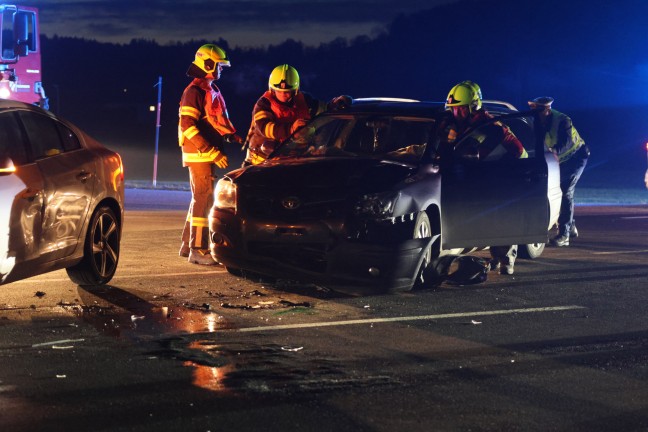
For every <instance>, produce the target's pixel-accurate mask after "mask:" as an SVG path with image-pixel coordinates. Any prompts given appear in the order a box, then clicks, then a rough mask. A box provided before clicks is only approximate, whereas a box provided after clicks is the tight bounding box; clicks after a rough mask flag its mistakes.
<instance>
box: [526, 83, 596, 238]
mask: <svg viewBox="0 0 648 432" xmlns="http://www.w3.org/2000/svg"><path fill="white" fill-rule="evenodd" d="M553 101H554V100H553V98H551V97H547V96H543V97H537V98H535V99H533V100H531V101H529V107H530V108H531V109H533V110H534V111H535V130H536V133H537V134H538V135H537V139H538V140H540V141H541V142H544V143H545V146H547V148H549V149H550V150H551V151H552V152H554V153H555V154H556V155H557V156H558V162H560V189H562V193H563V195H562V201H561V203H560V215H559V216H558V235H556V236H555V237H553V238H552V239H551V240H550V241H549V244H550V245H552V246H558V247H561V246H569V239H570V238H576V237H578V230H577V229H576V223H575V222H574V191H575V190H576V183H578V180H579V179H580V176H581V174H583V171H584V170H585V166H586V165H587V159H588V158H589V155H590V151H589V148H588V147H587V144H585V141H583V139H582V138H581V136H580V135H579V133H578V132H577V131H576V128H575V127H574V125H573V124H572V121H571V119H570V118H569V117H568V116H567V115H565V114H563V113H561V112H559V111H556V110H555V109H552V108H551V104H553Z"/></svg>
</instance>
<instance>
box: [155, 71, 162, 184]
mask: <svg viewBox="0 0 648 432" xmlns="http://www.w3.org/2000/svg"><path fill="white" fill-rule="evenodd" d="M155 86H157V88H158V102H157V120H156V122H155V155H154V156H153V187H154V188H155V187H157V165H158V144H159V142H160V111H161V110H162V77H158V82H157V84H155V85H154V86H153V87H155Z"/></svg>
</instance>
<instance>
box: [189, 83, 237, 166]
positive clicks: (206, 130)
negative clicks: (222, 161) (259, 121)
mask: <svg viewBox="0 0 648 432" xmlns="http://www.w3.org/2000/svg"><path fill="white" fill-rule="evenodd" d="M190 90H191V91H196V90H197V91H198V94H199V95H200V97H199V98H197V99H196V100H192V99H191V98H188V100H187V101H185V99H184V94H183V100H182V101H181V103H180V104H181V105H180V110H179V117H180V121H179V123H178V144H179V145H180V146H181V147H182V163H183V165H184V166H186V165H187V163H196V162H202V163H204V162H207V163H211V162H213V161H214V158H215V157H217V156H218V154H219V153H218V152H222V151H223V138H222V137H223V135H227V134H232V133H235V132H236V129H235V128H234V125H233V124H232V122H231V121H230V119H229V115H228V113H227V107H226V105H225V100H224V99H223V95H222V94H221V92H220V90H219V89H218V87H216V85H213V84H212V85H211V86H210V85H209V82H208V81H206V80H203V79H194V80H193V81H192V82H191V84H190V85H189V86H188V87H187V88H186V89H185V94H186V93H187V92H188V91H190ZM182 117H185V122H184V126H186V123H187V122H186V117H189V118H190V119H192V120H193V121H190V122H189V123H191V124H190V125H189V126H188V127H185V128H184V129H183V118H182ZM197 141H200V142H202V143H204V144H206V145H208V146H209V147H208V148H207V150H203V151H200V150H199V149H198V148H199V147H197V146H196V142H197Z"/></svg>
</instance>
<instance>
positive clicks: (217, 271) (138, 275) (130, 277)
mask: <svg viewBox="0 0 648 432" xmlns="http://www.w3.org/2000/svg"><path fill="white" fill-rule="evenodd" d="M220 273H227V270H225V269H222V270H211V271H192V272H182V273H153V274H151V273H147V274H144V273H142V274H134V275H122V276H115V277H114V278H113V279H112V280H111V281H110V283H109V284H108V285H110V284H114V282H116V281H117V282H118V281H120V280H122V279H134V278H140V277H146V278H163V277H170V276H197V275H198V276H199V275H210V274H220ZM66 281H67V282H70V283H72V281H70V279H69V278H56V279H23V280H19V281H15V282H12V283H14V284H26V283H28V284H33V283H50V282H66Z"/></svg>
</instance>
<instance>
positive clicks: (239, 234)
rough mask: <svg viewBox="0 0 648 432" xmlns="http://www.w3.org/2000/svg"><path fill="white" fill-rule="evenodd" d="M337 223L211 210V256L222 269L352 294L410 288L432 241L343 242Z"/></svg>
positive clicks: (338, 223)
mask: <svg viewBox="0 0 648 432" xmlns="http://www.w3.org/2000/svg"><path fill="white" fill-rule="evenodd" d="M343 231H344V230H343V227H342V222H337V223H335V222H331V221H326V222H324V221H322V220H318V221H310V222H306V223H304V222H300V223H294V224H285V223H281V224H278V223H273V222H270V221H254V222H250V221H249V220H245V219H241V218H238V217H237V216H235V215H233V214H230V213H227V212H222V211H213V212H212V215H211V217H210V232H211V238H212V242H211V243H212V246H211V250H212V254H213V255H214V257H215V258H216V259H217V260H218V261H219V262H220V263H221V264H223V265H225V266H226V267H230V268H233V269H240V270H244V271H249V272H253V273H257V274H260V275H265V276H269V277H273V278H278V279H288V280H296V281H300V282H306V283H313V284H317V285H323V286H326V287H330V288H332V289H335V290H338V291H344V292H353V293H359V294H360V293H376V292H385V291H401V290H407V289H409V288H411V287H412V285H413V283H414V278H415V277H416V275H417V273H418V269H419V268H420V266H421V263H422V262H423V258H424V252H425V251H426V250H427V249H428V247H429V246H430V245H431V244H432V242H433V240H434V238H424V239H403V240H401V241H390V242H389V243H380V242H377V241H375V240H374V241H371V242H368V241H359V240H352V239H348V238H344V236H342V235H340V233H341V232H343Z"/></svg>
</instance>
